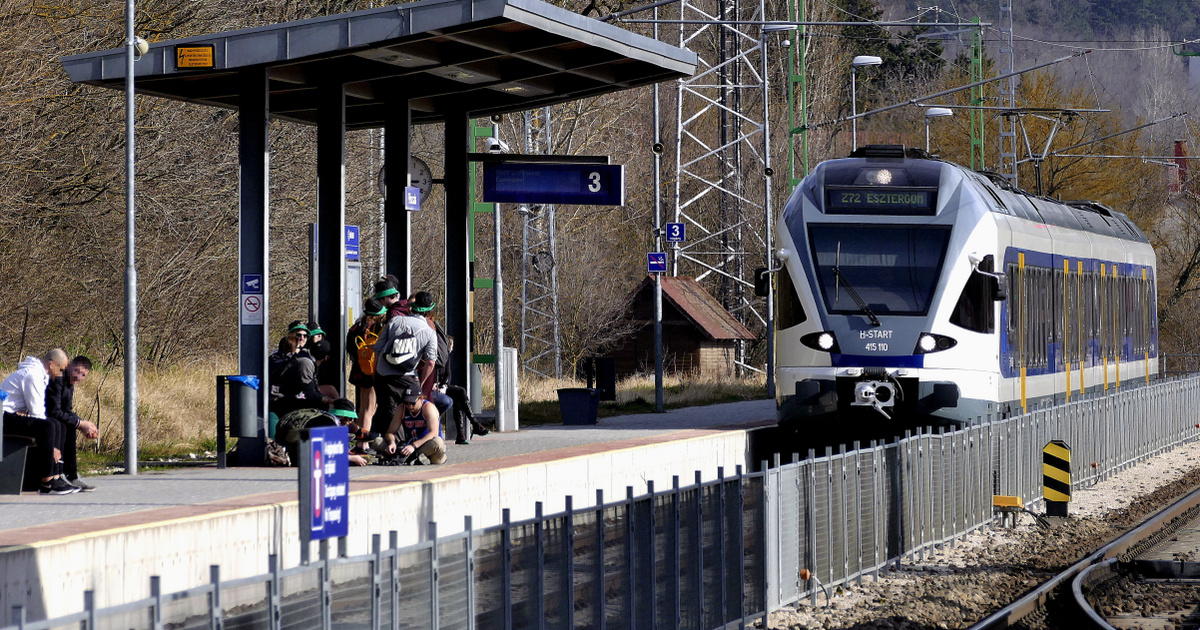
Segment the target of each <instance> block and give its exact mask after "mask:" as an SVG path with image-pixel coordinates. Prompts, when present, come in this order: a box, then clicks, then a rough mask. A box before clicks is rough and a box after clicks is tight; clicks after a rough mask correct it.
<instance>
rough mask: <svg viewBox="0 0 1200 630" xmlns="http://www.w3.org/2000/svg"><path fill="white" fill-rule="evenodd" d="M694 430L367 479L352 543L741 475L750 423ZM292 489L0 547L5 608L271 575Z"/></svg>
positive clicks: (286, 559)
mask: <svg viewBox="0 0 1200 630" xmlns="http://www.w3.org/2000/svg"><path fill="white" fill-rule="evenodd" d="M686 433H687V434H689V435H686V436H680V435H679V434H674V435H673V436H672V437H675V438H676V439H674V440H671V441H666V440H664V439H662V438H657V439H656V438H648V439H646V440H644V442H645V443H643V444H636V443H635V444H632V445H631V444H629V443H628V442H627V443H625V445H624V446H621V447H614V445H611V444H610V445H607V448H609V449H613V450H603V449H605V448H606V445H603V444H600V445H595V446H594V447H588V448H585V449H581V450H584V451H587V450H589V449H590V450H591V451H593V452H580V453H579V454H577V455H571V456H569V457H567V458H565V459H555V460H549V461H535V462H531V463H520V464H517V465H514V466H511V467H506V468H502V469H500V470H495V471H483V470H480V471H478V472H466V473H463V474H455V475H452V476H448V477H440V478H437V477H435V478H430V479H426V480H415V481H410V482H405V483H400V484H399V485H395V483H396V482H394V481H391V482H386V483H385V482H381V481H372V480H371V479H370V478H367V479H365V480H362V481H357V482H355V483H354V484H353V485H352V488H353V491H352V493H351V500H350V505H351V519H350V535H349V537H348V543H349V553H350V555H359V554H364V553H367V552H368V551H369V550H370V545H371V535H372V534H381V535H383V540H384V544H385V545H386V544H387V542H386V541H387V533H388V532H389V531H391V530H396V531H398V532H399V535H400V546H406V545H410V544H413V543H416V542H419V541H420V540H422V539H423V538H425V535H426V532H427V523H429V522H431V521H436V522H437V523H438V534H439V535H445V534H451V533H455V532H460V531H462V530H463V529H464V517H465V516H467V515H470V516H472V518H473V527H475V528H483V527H488V526H491V525H496V524H498V523H500V522H501V510H502V509H503V508H505V507H507V508H509V509H510V511H511V518H512V520H513V521H520V520H524V519H527V518H531V517H532V516H533V515H534V510H535V503H536V502H538V501H541V502H543V509H544V512H545V513H547V514H552V513H555V512H561V511H562V510H563V509H564V506H565V497H566V496H568V495H571V496H572V497H573V501H574V506H575V508H576V509H579V508H585V507H588V506H593V505H595V502H596V491H597V490H603V491H604V497H605V501H606V502H607V501H615V500H618V499H621V498H624V497H625V494H626V487H628V486H632V487H633V489H634V494H635V495H636V494H645V492H646V488H647V482H648V481H653V482H654V485H655V489H656V490H665V489H668V488H670V487H671V483H672V476H673V475H679V477H680V485H682V486H687V485H690V484H692V483H693V482H694V480H695V473H694V471H697V470H699V471H700V472H701V475H702V478H703V479H704V480H706V481H707V480H711V479H715V478H716V477H717V469H718V467H724V470H725V474H726V475H727V476H732V475H734V474H735V470H736V467H737V466H739V465H741V466H746V463H747V462H746V460H747V458H748V455H749V449H748V434H747V433H746V431H742V430H731V431H715V430H714V431H709V430H697V431H689V432H686ZM577 452H578V451H577ZM536 457H537V455H533V456H529V458H528V459H535V458H536ZM466 467H468V465H466V464H464V465H462V466H460V467H458V468H466ZM482 467H483V466H480V468H482ZM438 470H439V469H436V468H430V469H429V471H428V473H424V471H423V474H424V476H432V475H435V474H437V471H438ZM160 483H161V482H160ZM372 485H376V486H378V487H371V486H372ZM293 497H294V494H290V493H275V494H272V495H259V498H261V499H262V504H261V505H256V506H252V507H244V508H239V509H231V510H229V511H224V512H220V513H217V514H210V515H204V516H194V517H184V518H179V519H176V520H168V521H159V522H153V523H146V524H141V525H135V526H130V527H123V528H119V529H112V530H105V531H100V532H94V533H87V534H81V535H79V536H74V537H68V538H61V539H57V540H51V541H46V542H41V543H36V544H33V545H23V546H15V547H8V548H4V549H0V610H3V611H5V612H7V611H9V610H11V607H12V606H13V605H17V604H23V605H25V606H26V610H27V614H28V618H29V619H30V620H37V619H44V618H47V617H58V616H61V615H65V614H70V613H73V612H77V611H80V610H82V609H83V591H85V590H94V591H95V592H96V602H97V606H99V607H105V606H112V605H116V604H121V603H125V602H128V601H133V600H136V599H140V598H144V597H147V596H148V595H149V592H150V591H149V584H150V577H151V576H153V575H158V576H161V579H162V588H163V592H164V593H170V592H175V591H180V590H184V589H187V588H191V587H194V586H199V585H202V584H205V583H207V582H208V581H209V567H210V565H214V564H215V565H219V566H220V567H221V579H222V580H228V579H236V578H240V577H248V576H252V575H256V574H260V573H266V572H267V557H268V555H270V554H279V555H280V556H281V558H282V561H283V566H284V567H290V566H295V565H297V564H299V560H300V550H299V533H298V515H297V503H296V500H295V499H294V498H293ZM97 498H98V499H99V498H100V495H98V496H97ZM80 516H81V518H85V517H86V515H85V514H81V515H80ZM313 547H314V548H313V557H314V558H315V557H317V553H316V545H315V544H314V546H313ZM334 548H336V547H334ZM6 617H7V615H6ZM4 621H5V622H7V621H8V620H7V619H5V620H4ZM0 625H4V623H0Z"/></svg>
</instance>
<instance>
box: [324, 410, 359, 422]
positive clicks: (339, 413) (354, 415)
mask: <svg viewBox="0 0 1200 630" xmlns="http://www.w3.org/2000/svg"><path fill="white" fill-rule="evenodd" d="M329 413H331V414H333V415H335V416H337V417H339V418H350V419H351V420H357V419H358V414H357V413H354V412H353V411H349V410H346V409H334V410H333V411H330V412H329Z"/></svg>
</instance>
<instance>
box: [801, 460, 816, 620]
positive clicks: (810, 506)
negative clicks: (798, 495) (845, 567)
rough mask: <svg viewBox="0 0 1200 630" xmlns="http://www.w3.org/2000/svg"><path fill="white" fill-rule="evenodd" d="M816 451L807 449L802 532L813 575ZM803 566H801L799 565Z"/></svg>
mask: <svg viewBox="0 0 1200 630" xmlns="http://www.w3.org/2000/svg"><path fill="white" fill-rule="evenodd" d="M816 458H817V451H816V450H814V449H811V448H810V449H808V492H807V493H806V495H807V496H806V497H805V502H804V503H805V506H804V508H805V509H804V516H805V518H804V533H805V541H806V545H805V547H806V548H805V550H804V555H805V556H806V557H805V562H807V563H808V566H809V567H811V568H810V569H809V571H811V572H812V573H813V574H814V575H815V574H816V572H817V569H818V567H817V497H816V494H817V465H816V463H815V460H816ZM801 568H803V567H801ZM809 605H811V606H813V607H815V606H816V605H817V589H815V588H810V589H809Z"/></svg>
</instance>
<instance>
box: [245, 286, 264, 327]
mask: <svg viewBox="0 0 1200 630" xmlns="http://www.w3.org/2000/svg"><path fill="white" fill-rule="evenodd" d="M241 311H242V323H243V324H262V323H263V296H261V295H255V294H246V293H243V294H242V308H241Z"/></svg>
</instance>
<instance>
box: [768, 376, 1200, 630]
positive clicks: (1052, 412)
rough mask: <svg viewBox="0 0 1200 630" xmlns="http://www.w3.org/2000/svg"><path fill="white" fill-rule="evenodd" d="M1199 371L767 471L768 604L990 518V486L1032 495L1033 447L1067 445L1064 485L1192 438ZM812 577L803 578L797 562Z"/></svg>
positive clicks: (1038, 491)
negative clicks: (1067, 473)
mask: <svg viewBox="0 0 1200 630" xmlns="http://www.w3.org/2000/svg"><path fill="white" fill-rule="evenodd" d="M1198 405H1200V376H1192V377H1189V378H1181V379H1173V380H1167V381H1160V382H1158V383H1155V384H1152V385H1147V386H1144V387H1138V388H1134V389H1125V390H1121V391H1120V392H1115V393H1112V394H1109V395H1104V396H1097V397H1093V398H1089V399H1085V400H1080V401H1076V402H1071V403H1067V404H1062V405H1057V406H1052V407H1047V408H1044V409H1039V410H1035V411H1031V412H1029V413H1026V414H1022V415H1019V416H1013V417H1011V418H1005V419H992V418H983V419H981V421H980V422H979V423H977V424H975V425H972V426H970V427H967V428H964V429H960V430H958V431H953V432H946V431H944V430H943V431H938V432H917V433H916V434H915V435H913V434H909V435H907V436H906V437H905V438H904V439H902V440H899V441H897V442H895V443H890V444H886V445H880V444H876V443H872V444H870V445H868V446H867V447H865V448H859V447H858V445H857V444H855V445H854V448H853V450H850V451H846V450H844V449H843V450H840V451H839V452H837V453H833V452H832V451H830V450H826V452H825V454H824V455H823V456H816V454H815V453H812V452H811V451H810V453H809V456H808V458H806V459H804V460H802V461H801V460H800V459H799V457H798V456H796V457H795V458H794V459H795V461H793V462H792V463H789V464H786V465H780V462H779V461H778V459H777V460H776V462H775V466H774V467H773V468H771V469H769V470H768V471H767V479H766V487H767V495H766V501H767V531H768V537H767V568H768V578H767V584H768V593H767V609H768V610H772V611H773V610H777V609H779V608H780V607H782V606H785V605H787V604H790V603H792V602H796V601H799V600H800V599H802V598H804V597H808V598H809V600H810V601H811V602H812V603H813V604H814V605H815V604H816V603H817V601H818V595H819V593H820V591H821V589H822V588H831V587H833V586H836V585H839V584H844V583H848V582H851V581H857V582H859V583H861V582H862V580H863V578H864V577H867V576H872V575H877V574H878V571H879V570H880V569H882V568H884V567H885V566H887V564H888V563H896V564H899V563H900V562H901V561H902V560H905V559H910V558H917V559H921V558H923V557H924V554H925V553H926V552H927V551H930V550H931V549H932V548H933V547H936V546H941V545H946V544H950V545H953V544H955V543H956V542H957V541H958V540H959V539H960V538H961V537H963V536H965V535H966V534H968V533H970V532H971V531H973V530H975V529H977V528H979V527H981V526H984V525H987V524H989V523H991V522H992V519H993V516H992V495H993V494H1003V495H1010V496H1019V497H1021V499H1022V501H1023V502H1024V504H1025V505H1026V506H1030V505H1035V506H1036V505H1037V504H1039V503H1040V502H1041V501H1042V448H1043V447H1044V446H1045V445H1046V443H1048V442H1049V441H1051V440H1064V441H1066V442H1067V444H1068V445H1069V446H1070V447H1071V485H1072V487H1073V488H1080V487H1084V486H1088V485H1092V484H1094V483H1096V482H1098V481H1101V480H1103V479H1106V478H1108V477H1110V476H1111V475H1113V474H1114V473H1116V472H1118V471H1121V470H1123V469H1125V468H1128V467H1130V466H1132V465H1134V464H1136V463H1138V462H1140V461H1143V460H1145V459H1147V458H1149V457H1152V456H1154V455H1157V454H1160V453H1162V452H1164V451H1167V450H1170V449H1171V448H1174V447H1175V446H1177V445H1179V444H1181V443H1183V442H1187V441H1191V440H1195V439H1196V438H1197V433H1198V431H1197V428H1196V421H1197V416H1198V414H1197V410H1198V409H1200V407H1198ZM804 570H807V571H808V572H809V573H811V576H812V578H814V579H810V580H804V579H802V578H801V576H802V571H804Z"/></svg>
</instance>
